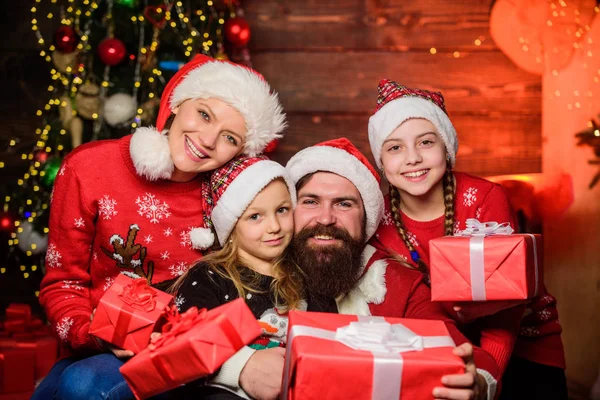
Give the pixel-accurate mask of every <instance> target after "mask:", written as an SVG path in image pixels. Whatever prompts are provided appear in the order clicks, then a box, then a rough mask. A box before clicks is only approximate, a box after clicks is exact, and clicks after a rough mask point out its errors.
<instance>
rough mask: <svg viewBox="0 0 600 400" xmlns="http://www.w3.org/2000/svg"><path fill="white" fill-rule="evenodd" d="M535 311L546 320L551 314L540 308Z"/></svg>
mask: <svg viewBox="0 0 600 400" xmlns="http://www.w3.org/2000/svg"><path fill="white" fill-rule="evenodd" d="M537 313H538V315H539V316H540V319H541V320H542V321H548V320H549V319H550V317H551V316H552V313H551V312H550V311H548V310H540V311H538V312H537Z"/></svg>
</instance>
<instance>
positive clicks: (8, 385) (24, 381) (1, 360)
mask: <svg viewBox="0 0 600 400" xmlns="http://www.w3.org/2000/svg"><path fill="white" fill-rule="evenodd" d="M5 343H6V342H5ZM13 346H15V347H3V348H2V349H0V393H18V392H28V391H32V390H33V385H34V382H35V368H34V365H35V351H34V350H33V349H30V348H20V347H18V345H17V344H16V341H14V343H13Z"/></svg>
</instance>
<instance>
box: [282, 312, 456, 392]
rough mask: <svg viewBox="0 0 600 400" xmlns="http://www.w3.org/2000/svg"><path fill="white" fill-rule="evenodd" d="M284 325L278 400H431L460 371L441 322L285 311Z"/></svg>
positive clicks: (446, 332)
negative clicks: (444, 378) (285, 334)
mask: <svg viewBox="0 0 600 400" xmlns="http://www.w3.org/2000/svg"><path fill="white" fill-rule="evenodd" d="M289 322H290V323H289V331H288V342H287V353H286V357H285V367H284V375H283V386H282V392H281V394H282V396H281V398H282V399H283V400H285V399H290V400H299V399H301V400H311V399H315V400H316V399H319V400H321V399H356V400H362V399H365V400H367V399H382V400H383V399H386V400H388V399H424V398H431V397H432V395H431V393H432V391H433V388H434V387H437V386H441V385H442V384H441V379H442V376H444V375H450V374H462V373H464V371H465V366H464V362H463V361H462V359H461V358H460V357H457V356H455V355H454V354H453V353H452V349H453V348H454V346H455V345H454V341H453V340H452V338H451V337H450V333H449V332H448V329H447V328H446V324H445V323H444V322H442V321H433V320H414V319H398V318H382V317H363V316H354V315H338V314H326V313H314V312H303V311H291V312H290V314H289ZM323 377H326V379H327V384H326V385H324V384H323Z"/></svg>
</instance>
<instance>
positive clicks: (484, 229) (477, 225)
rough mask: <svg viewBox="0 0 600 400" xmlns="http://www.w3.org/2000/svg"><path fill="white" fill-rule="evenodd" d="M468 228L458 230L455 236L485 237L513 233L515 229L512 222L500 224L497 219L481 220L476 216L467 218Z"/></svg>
mask: <svg viewBox="0 0 600 400" xmlns="http://www.w3.org/2000/svg"><path fill="white" fill-rule="evenodd" d="M466 224H467V228H466V229H465V230H463V231H459V232H457V233H456V234H455V235H454V236H476V237H485V236H493V235H512V233H513V232H514V231H515V230H514V229H513V228H511V226H510V222H504V223H502V224H499V223H497V222H495V221H490V222H479V221H478V220H477V219H476V218H469V219H467V222H466Z"/></svg>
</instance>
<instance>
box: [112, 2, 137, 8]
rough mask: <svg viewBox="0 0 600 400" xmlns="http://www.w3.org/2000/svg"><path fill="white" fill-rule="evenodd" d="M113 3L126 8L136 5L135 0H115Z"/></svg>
mask: <svg viewBox="0 0 600 400" xmlns="http://www.w3.org/2000/svg"><path fill="white" fill-rule="evenodd" d="M115 3H117V4H118V5H120V6H123V7H127V8H134V7H135V6H136V4H135V0H115Z"/></svg>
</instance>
